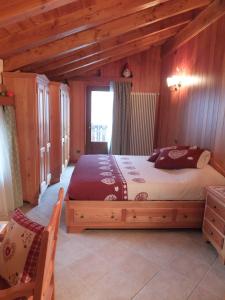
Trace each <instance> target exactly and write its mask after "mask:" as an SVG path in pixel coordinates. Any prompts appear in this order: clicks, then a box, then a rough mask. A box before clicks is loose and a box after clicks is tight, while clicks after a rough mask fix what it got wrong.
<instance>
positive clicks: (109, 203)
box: [66, 155, 225, 232]
mask: <svg viewBox="0 0 225 300" xmlns="http://www.w3.org/2000/svg"><path fill="white" fill-rule="evenodd" d="M147 159H148V157H147V156H119V155H83V156H81V158H80V159H79V161H78V163H77V165H76V168H75V170H74V172H73V174H72V177H71V181H70V184H69V188H68V192H67V195H66V226H67V232H81V231H83V230H85V229H88V228H200V227H201V225H202V220H203V212H204V199H205V192H204V188H205V187H206V186H209V185H225V177H224V176H222V174H221V172H218V171H217V170H216V169H215V168H213V167H212V166H211V165H207V166H206V167H205V168H204V169H181V170H161V169H156V168H154V164H153V163H151V162H149V161H147ZM217 169H218V168H217Z"/></svg>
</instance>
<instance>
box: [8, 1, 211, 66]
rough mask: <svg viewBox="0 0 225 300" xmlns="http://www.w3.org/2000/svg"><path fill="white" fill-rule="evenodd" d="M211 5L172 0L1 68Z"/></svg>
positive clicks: (35, 50)
mask: <svg viewBox="0 0 225 300" xmlns="http://www.w3.org/2000/svg"><path fill="white" fill-rule="evenodd" d="M210 2H211V0H173V1H172V2H171V1H169V2H165V3H162V4H160V5H157V6H155V7H150V8H148V9H145V10H143V11H140V12H137V13H135V14H132V15H129V16H126V17H123V18H119V19H116V20H114V21H111V22H108V23H105V24H103V25H100V26H97V27H95V28H91V29H88V30H85V31H83V32H79V33H76V34H74V35H71V36H68V37H65V38H63V39H60V40H57V41H54V42H51V43H48V44H45V45H42V46H40V47H37V48H33V49H30V50H27V51H25V52H23V53H21V54H17V55H15V56H12V57H10V58H8V59H6V60H5V62H4V69H5V70H6V71H12V70H16V69H19V68H21V67H23V66H25V65H29V64H32V63H35V62H38V61H42V60H47V59H49V58H50V57H57V56H59V54H63V53H69V52H71V51H73V50H75V49H79V48H82V47H85V46H87V45H90V44H93V43H95V42H98V41H99V42H100V41H102V40H104V39H107V38H112V37H115V36H118V35H120V34H123V33H125V32H128V31H131V30H134V29H137V28H140V27H143V26H146V25H147V24H151V23H154V22H157V21H159V20H163V19H165V18H168V17H171V16H175V15H178V14H180V13H184V12H186V11H190V10H193V9H197V8H199V7H202V6H205V5H207V4H209V3H210Z"/></svg>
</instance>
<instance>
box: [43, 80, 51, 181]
mask: <svg viewBox="0 0 225 300" xmlns="http://www.w3.org/2000/svg"><path fill="white" fill-rule="evenodd" d="M49 105H50V103H49V89H48V87H47V86H45V128H44V135H45V147H46V157H45V180H46V183H47V184H49V183H50V180H51V172H50V148H51V143H50V113H49V110H50V108H49Z"/></svg>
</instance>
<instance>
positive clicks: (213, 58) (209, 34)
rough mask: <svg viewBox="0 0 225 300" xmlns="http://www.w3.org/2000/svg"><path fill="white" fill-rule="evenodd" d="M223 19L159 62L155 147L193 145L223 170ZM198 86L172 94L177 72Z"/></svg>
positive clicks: (224, 22) (224, 61)
mask: <svg viewBox="0 0 225 300" xmlns="http://www.w3.org/2000/svg"><path fill="white" fill-rule="evenodd" d="M224 37H225V17H223V18H221V19H219V20H218V21H217V22H216V23H214V24H213V25H211V26H210V27H209V28H207V29H206V30H204V31H203V32H202V33H200V34H199V35H198V36H196V37H195V38H193V39H192V40H190V41H189V42H188V43H186V44H184V45H183V46H182V47H180V48H179V49H178V50H177V51H176V52H174V53H172V54H171V55H169V56H167V57H163V59H162V76H161V96H160V113H159V124H158V127H159V130H158V146H166V145H170V144H174V142H175V141H177V142H178V143H179V144H196V145H198V146H200V147H204V148H208V149H210V150H211V151H213V152H214V155H215V159H217V160H218V161H219V162H220V163H222V165H223V166H225V42H224ZM177 67H178V68H180V69H181V70H183V71H185V73H186V74H187V75H191V76H195V77H196V78H197V83H196V84H192V85H190V86H187V87H181V88H180V90H179V91H177V92H174V91H173V92H171V91H170V89H169V88H168V87H167V85H166V78H167V77H168V76H171V75H173V74H176V73H177V71H176V68H177Z"/></svg>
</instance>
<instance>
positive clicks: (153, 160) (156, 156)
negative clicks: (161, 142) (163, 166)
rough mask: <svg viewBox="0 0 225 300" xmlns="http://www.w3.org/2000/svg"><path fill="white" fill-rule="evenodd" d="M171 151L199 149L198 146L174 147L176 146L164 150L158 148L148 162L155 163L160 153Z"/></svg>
mask: <svg viewBox="0 0 225 300" xmlns="http://www.w3.org/2000/svg"><path fill="white" fill-rule="evenodd" d="M171 149H180V150H182V149H197V146H182V145H174V146H168V147H164V148H156V149H154V151H153V153H152V155H151V156H150V157H149V158H148V161H150V162H155V161H156V160H157V158H158V157H159V155H160V153H161V152H163V151H164V150H171Z"/></svg>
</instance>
